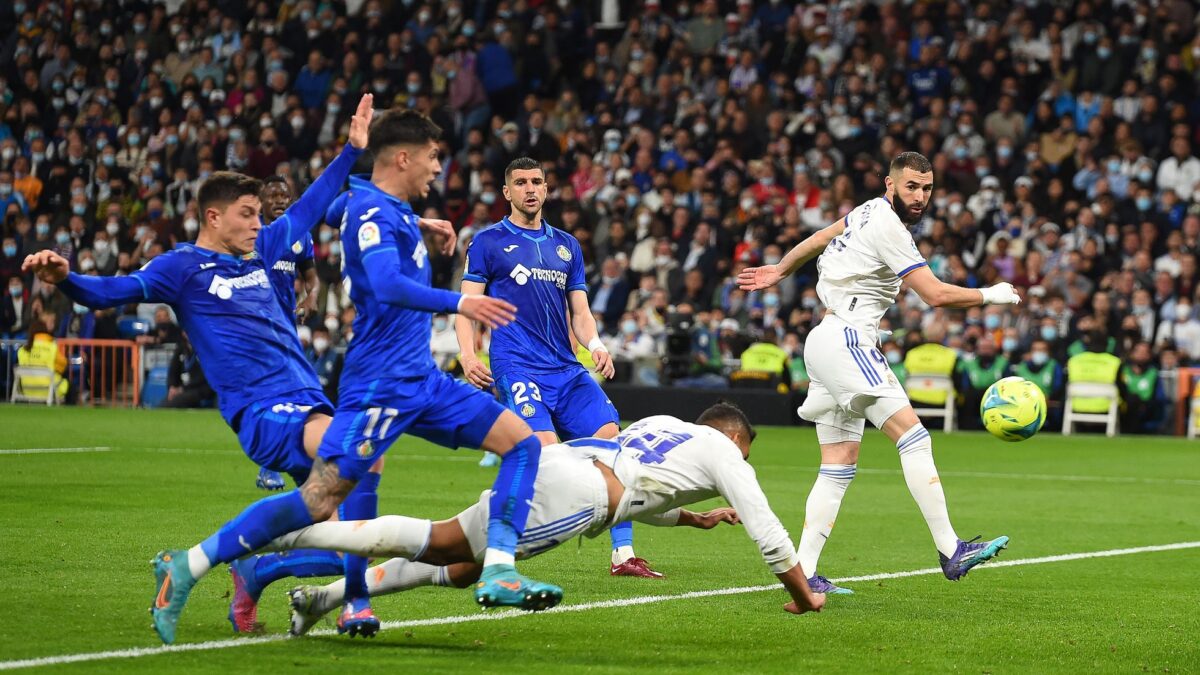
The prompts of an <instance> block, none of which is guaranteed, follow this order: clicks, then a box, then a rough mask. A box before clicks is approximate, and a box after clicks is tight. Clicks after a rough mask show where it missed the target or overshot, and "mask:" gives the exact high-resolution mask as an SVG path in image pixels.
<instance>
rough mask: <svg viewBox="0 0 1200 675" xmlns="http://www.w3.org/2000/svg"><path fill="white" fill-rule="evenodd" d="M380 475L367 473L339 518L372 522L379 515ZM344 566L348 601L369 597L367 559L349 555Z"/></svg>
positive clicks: (347, 501)
mask: <svg viewBox="0 0 1200 675" xmlns="http://www.w3.org/2000/svg"><path fill="white" fill-rule="evenodd" d="M378 490H379V474H377V473H371V472H369V471H368V472H367V474H366V475H364V476H363V477H362V479H361V480H359V481H358V485H355V486H354V489H353V490H352V491H351V492H350V494H348V495H346V500H345V501H343V502H342V505H341V506H340V507H338V518H339V519H341V520H343V521H347V520H371V519H372V518H375V517H377V516H378V515H379V492H378ZM342 566H343V567H344V571H345V574H346V595H345V597H346V600H347V601H350V600H356V599H362V598H367V597H369V595H370V594H369V593H368V592H367V559H366V558H364V557H362V556H357V555H347V556H346V558H345V560H344V561H343V564H342Z"/></svg>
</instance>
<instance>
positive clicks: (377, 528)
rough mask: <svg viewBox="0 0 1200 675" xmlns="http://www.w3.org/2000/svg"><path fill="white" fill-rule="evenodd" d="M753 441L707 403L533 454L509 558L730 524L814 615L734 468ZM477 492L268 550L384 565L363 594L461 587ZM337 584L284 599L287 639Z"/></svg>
mask: <svg viewBox="0 0 1200 675" xmlns="http://www.w3.org/2000/svg"><path fill="white" fill-rule="evenodd" d="M754 436H755V432H754V428H753V427H752V426H751V424H750V422H749V420H748V419H746V416H745V414H744V413H743V412H742V411H741V410H739V409H738V408H736V407H734V406H732V405H730V404H727V403H718V404H716V405H714V406H712V407H711V408H709V409H708V410H706V411H704V413H702V414H701V415H700V417H699V418H698V419H697V420H696V423H695V424H690V423H688V422H683V421H681V420H678V419H676V418H674V417H668V416H666V415H660V416H655V417H648V418H646V419H644V420H641V421H639V422H636V423H634V424H633V425H631V426H630V427H629V428H628V429H626V430H625V431H623V432H621V433H620V435H618V436H617V438H616V439H613V440H605V439H599V438H581V439H578V440H575V441H570V442H568V443H559V444H555V445H550V446H546V447H545V448H543V449H542V453H541V458H540V463H539V466H538V477H537V481H536V483H535V487H534V497H533V506H532V508H531V510H530V512H529V521H528V524H527V525H526V528H525V533H524V535H522V537H521V539H520V540H519V542H518V544H517V558H528V557H531V556H535V555H538V554H540V553H544V552H545V551H548V550H550V549H551V548H554V547H556V546H558V545H559V544H562V543H563V542H566V541H569V540H571V539H573V538H574V537H577V536H580V535H586V536H588V537H595V536H597V535H599V534H601V533H603V532H604V531H606V530H607V529H608V528H609V527H611V526H612V525H613V524H614V523H621V522H625V521H627V520H636V521H639V522H642V523H647V524H650V525H659V526H668V527H670V526H690V527H697V528H700V529H711V528H713V527H716V526H717V525H718V524H720V523H722V522H726V523H731V524H737V523H741V524H742V525H743V526H745V528H746V533H747V534H748V535H750V538H751V539H753V540H754V541H755V543H757V544H758V547H759V550H760V551H761V552H762V555H763V559H764V560H765V561H766V563H767V565H768V566H769V567H770V568H771V571H772V572H774V573H775V575H776V576H777V577H778V578H779V580H780V581H781V582H783V585H784V588H785V589H786V590H787V591H788V593H789V594H790V595H791V598H792V600H791V602H788V603H787V604H786V605H784V609H785V610H787V611H788V612H791V613H793V614H803V613H804V612H810V611H820V609H821V607H822V606H823V605H824V603H825V596H824V595H822V594H820V593H813V592H812V591H811V590H810V589H809V587H808V584H807V583H806V582H805V578H806V576H807V575H805V573H804V572H803V571H802V570H801V567H800V565H799V563H798V558H797V556H796V550H795V548H794V547H793V546H792V542H791V540H790V538H789V537H788V533H787V530H785V529H784V527H783V525H782V524H781V523H780V522H779V519H778V518H777V517H776V516H775V514H774V513H773V512H772V511H771V507H770V506H769V505H768V504H767V498H766V495H764V494H763V491H762V488H761V487H759V485H758V480H757V479H756V478H755V474H754V469H753V467H751V466H750V464H749V463H748V462H747V461H746V460H747V458H748V457H749V455H750V443H751V441H753V440H754ZM717 496H720V497H723V498H724V499H725V500H726V501H727V502H729V504H730V506H731V507H732V508H719V509H714V510H712V511H709V512H707V513H693V512H691V511H687V510H684V509H682V508H680V507H682V506H685V505H687V504H692V503H694V502H698V501H702V500H705V499H710V498H712V497H717ZM488 505H489V492H488V491H485V492H484V493H483V495H482V496H481V497H480V499H479V501H478V502H477V503H476V504H474V505H472V506H471V507H470V508H468V509H467V510H465V511H463V512H462V513H460V514H458V515H457V516H455V517H454V518H452V519H450V520H443V521H438V522H431V521H428V520H418V519H416V518H408V517H406V516H383V517H380V518H376V519H374V520H367V521H350V522H341V523H320V524H317V525H313V526H310V527H306V528H304V529H302V530H298V531H296V532H292V533H290V534H287V535H284V536H283V537H280V538H278V539H276V540H275V541H273V542H271V544H269V545H268V547H267V548H268V549H269V550H285V549H291V548H320V549H326V550H337V551H346V552H350V553H354V554H356V555H364V556H371V557H386V556H395V557H394V558H393V559H392V560H388V561H387V562H384V563H382V564H380V565H379V566H377V567H375V568H372V569H371V570H369V571H368V574H367V585H368V590H369V591H370V593H371V596H372V597H374V596H376V595H383V594H386V593H394V592H397V591H403V590H408V589H411V588H415V587H418V586H457V587H460V588H464V587H467V586H470V585H471V584H472V583H474V582H475V580H476V579H478V577H479V572H480V569H481V567H480V565H479V561H481V560H482V559H483V557H482V556H483V552H484V550H485V549H486V548H487V522H488ZM343 584H344V582H335V583H333V584H330V585H328V586H325V587H319V588H318V587H300V588H297V589H295V590H293V591H292V592H291V594H290V595H291V600H292V609H293V612H292V626H291V632H292V633H293V634H295V635H300V634H303V633H305V632H306V631H308V629H309V628H310V627H311V626H312V625H313V624H315V623H316V622H317V620H319V619H320V618H321V616H323V615H324V614H325V613H327V612H328V611H330V610H333V609H336V608H338V607H340V606H341V596H342V594H343Z"/></svg>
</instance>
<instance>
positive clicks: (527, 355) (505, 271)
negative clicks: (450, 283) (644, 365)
mask: <svg viewBox="0 0 1200 675" xmlns="http://www.w3.org/2000/svg"><path fill="white" fill-rule="evenodd" d="M466 267H467V269H466V272H465V273H464V274H463V279H466V280H468V281H476V282H479V283H483V284H487V291H486V292H487V294H488V295H490V296H492V297H494V298H500V299H502V300H507V301H508V302H510V303H512V304H513V305H515V306H516V308H517V318H516V320H515V321H513V322H512V323H510V324H509V325H507V326H503V327H501V328H498V329H496V331H495V332H494V333H493V334H492V346H491V363H492V369H493V370H495V371H496V372H508V371H511V370H521V371H531V372H540V373H545V372H555V371H561V370H564V369H567V368H572V367H579V361H578V360H577V359H576V358H575V354H573V353H572V352H571V338H570V334H569V331H570V326H569V324H568V321H567V307H568V305H567V294H568V293H570V292H571V291H584V292H585V293H586V292H587V281H586V279H585V276H584V270H583V252H582V250H581V249H580V248H579V242H578V241H577V240H576V239H575V237H573V236H571V235H570V234H568V233H567V232H563V231H562V230H559V229H555V228H553V227H551V226H550V225H549V224H548V223H546V221H544V220H543V221H542V227H541V229H539V230H526V229H523V228H521V227H519V226H517V225H516V224H514V223H513V222H512V221H510V220H509V219H508V218H507V217H506V218H504V219H503V220H501V221H500V222H499V223H496V224H495V225H492V226H491V227H488V228H486V229H484V230H482V231H480V232H479V233H478V234H476V235H475V238H474V239H473V240H472V241H471V246H470V247H469V248H468V249H467V265H466Z"/></svg>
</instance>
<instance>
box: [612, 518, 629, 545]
mask: <svg viewBox="0 0 1200 675" xmlns="http://www.w3.org/2000/svg"><path fill="white" fill-rule="evenodd" d="M608 533H609V535H611V536H612V547H613V548H614V549H617V548H620V547H622V546H633V523H631V522H629V521H628V520H627V521H625V522H623V523H617V524H616V525H613V526H612V527H611V528H609V530H608Z"/></svg>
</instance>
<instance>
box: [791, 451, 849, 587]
mask: <svg viewBox="0 0 1200 675" xmlns="http://www.w3.org/2000/svg"><path fill="white" fill-rule="evenodd" d="M857 470H858V467H857V465H855V464H822V465H821V470H820V471H819V472H818V473H817V482H816V483H815V484H813V488H812V491H810V492H809V493H808V501H807V502H805V504H804V531H803V532H802V533H801V535H800V544H799V545H798V546H797V547H796V548H797V549H798V551H797V553H798V554H799V555H800V569H802V570H804V574H805V575H807V576H809V577H811V576H813V575H814V574H816V573H817V560H818V559H819V558H820V557H821V549H822V548H824V547H825V540H826V539H828V538H829V532H830V531H831V530H833V523H834V521H835V520H837V514H838V509H840V508H841V506H842V498H843V497H845V496H846V488H848V487H850V481H852V480H854V474H855V472H856V471H857Z"/></svg>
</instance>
